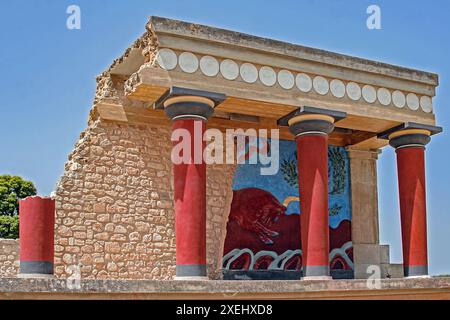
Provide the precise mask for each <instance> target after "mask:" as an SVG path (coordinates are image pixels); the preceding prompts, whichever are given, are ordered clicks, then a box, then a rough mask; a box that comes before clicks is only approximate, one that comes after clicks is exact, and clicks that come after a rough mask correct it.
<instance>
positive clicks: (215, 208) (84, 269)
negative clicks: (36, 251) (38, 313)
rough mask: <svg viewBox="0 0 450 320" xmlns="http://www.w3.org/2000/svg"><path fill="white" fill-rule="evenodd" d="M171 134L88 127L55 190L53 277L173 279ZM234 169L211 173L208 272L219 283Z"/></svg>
mask: <svg viewBox="0 0 450 320" xmlns="http://www.w3.org/2000/svg"><path fill="white" fill-rule="evenodd" d="M170 133H171V129H170V127H168V126H159V125H155V124H148V125H133V124H119V123H115V122H110V121H105V120H95V121H91V122H90V124H89V127H88V129H87V130H85V131H84V132H83V133H82V134H81V136H80V139H79V141H78V143H77V144H76V146H75V150H74V151H73V152H72V154H71V155H70V156H69V161H68V162H67V163H66V166H65V173H64V175H63V177H62V178H61V180H60V183H59V185H58V187H57V191H56V223H55V274H56V276H58V277H69V276H71V275H72V274H73V273H74V272H77V271H76V270H79V272H80V274H81V277H82V278H87V279H154V280H167V279H172V277H173V276H174V275H175V245H176V244H175V229H174V218H175V217H174V205H173V176H172V164H171V161H170V154H171V149H172V143H171V141H170ZM233 170H234V169H233V167H232V166H229V167H227V166H220V165H217V166H209V167H208V182H207V183H208V188H207V190H208V199H207V201H208V212H207V232H208V233H207V237H208V243H207V244H208V247H207V250H208V251H207V252H208V263H209V266H208V270H209V273H210V276H211V277H212V278H220V272H219V269H220V265H221V261H220V259H221V256H222V251H221V250H220V249H221V247H223V241H224V237H225V229H226V222H227V219H228V217H227V215H228V212H229V207H230V205H231V200H232V191H231V180H232V177H233V172H234V171H233Z"/></svg>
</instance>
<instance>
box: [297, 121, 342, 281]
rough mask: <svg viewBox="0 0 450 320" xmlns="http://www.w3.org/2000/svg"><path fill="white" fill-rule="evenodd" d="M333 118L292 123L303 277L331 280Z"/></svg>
mask: <svg viewBox="0 0 450 320" xmlns="http://www.w3.org/2000/svg"><path fill="white" fill-rule="evenodd" d="M333 123H334V119H333V118H332V117H330V116H324V115H303V116H302V115H300V116H297V117H295V118H293V119H291V120H290V121H289V125H290V130H291V132H292V133H294V134H295V135H296V141H297V158H298V179H299V193H300V221H301V247H302V253H303V257H302V261H303V276H304V277H305V278H329V277H330V262H329V254H330V241H329V222H328V134H329V133H330V132H331V131H332V130H333V129H334V125H333Z"/></svg>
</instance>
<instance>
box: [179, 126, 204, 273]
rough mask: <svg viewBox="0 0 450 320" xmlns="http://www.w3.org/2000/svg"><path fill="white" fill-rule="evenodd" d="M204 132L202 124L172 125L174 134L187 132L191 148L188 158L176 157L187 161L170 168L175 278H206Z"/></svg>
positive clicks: (182, 155) (183, 155)
mask: <svg viewBox="0 0 450 320" xmlns="http://www.w3.org/2000/svg"><path fill="white" fill-rule="evenodd" d="M205 128H206V125H205V122H204V121H202V120H193V119H183V120H182V119H180V120H176V121H174V123H173V132H174V133H175V132H177V131H179V130H185V132H189V136H190V137H188V138H189V139H190V140H189V144H190V145H191V146H190V149H191V150H190V155H186V154H182V153H183V152H184V151H181V154H180V156H181V157H183V158H185V160H187V161H183V163H179V164H176V163H174V164H173V178H174V187H175V190H174V193H175V194H174V195H175V214H176V218H175V223H176V225H175V229H176V243H177V277H206V165H205V162H204V161H203V157H202V155H203V150H204V147H205V143H204V142H203V139H202V137H203V134H204V132H205ZM183 138H184V137H183ZM174 143H175V144H177V143H180V141H174ZM181 143H184V142H181ZM195 158H197V159H195ZM196 160H197V161H196Z"/></svg>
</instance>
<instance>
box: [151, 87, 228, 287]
mask: <svg viewBox="0 0 450 320" xmlns="http://www.w3.org/2000/svg"><path fill="white" fill-rule="evenodd" d="M224 99H225V96H224V95H221V94H215V93H209V92H204V91H198V90H192V89H185V88H177V87H174V88H172V89H170V90H169V91H168V92H167V93H166V94H165V95H164V96H163V97H161V99H160V101H158V102H157V103H156V104H155V107H156V108H160V109H164V110H165V112H166V114H167V116H168V117H169V118H170V119H172V121H173V124H172V142H173V144H174V147H173V151H172V163H173V177H174V198H175V229H176V263H177V265H176V279H177V280H206V279H208V278H207V272H206V265H207V261H206V164H205V160H204V157H203V152H204V149H205V144H206V143H205V141H204V133H205V131H206V123H207V121H208V119H209V118H210V117H211V116H212V114H213V113H214V108H215V106H217V105H218V104H219V103H220V102H222V101H223V100H224Z"/></svg>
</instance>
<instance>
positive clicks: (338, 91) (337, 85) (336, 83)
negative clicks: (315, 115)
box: [330, 79, 345, 98]
mask: <svg viewBox="0 0 450 320" xmlns="http://www.w3.org/2000/svg"><path fill="white" fill-rule="evenodd" d="M330 90H331V93H332V94H333V96H335V97H336V98H343V97H344V96H345V84H344V83H343V82H342V81H341V80H337V79H334V80H332V81H331V82H330Z"/></svg>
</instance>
